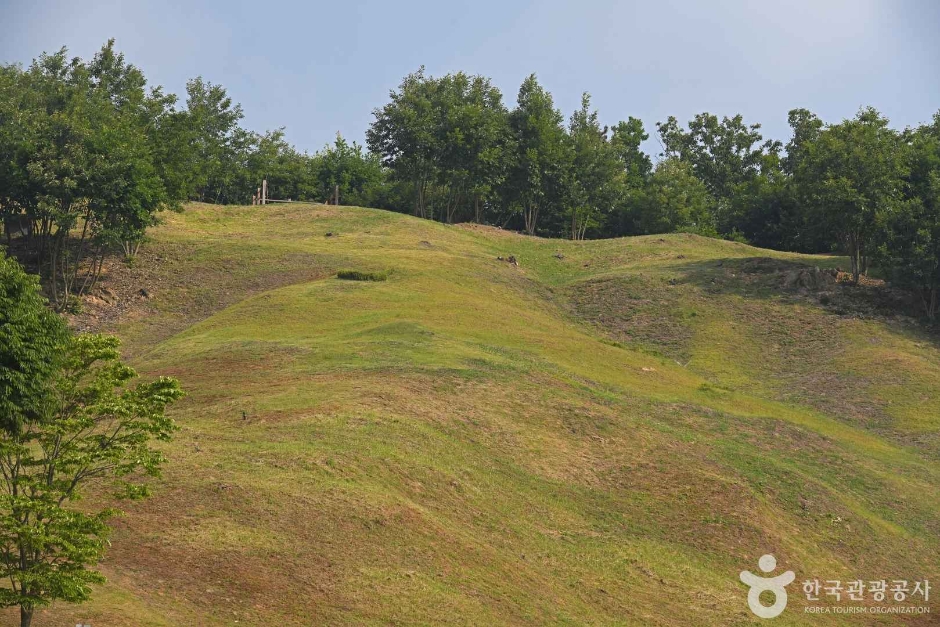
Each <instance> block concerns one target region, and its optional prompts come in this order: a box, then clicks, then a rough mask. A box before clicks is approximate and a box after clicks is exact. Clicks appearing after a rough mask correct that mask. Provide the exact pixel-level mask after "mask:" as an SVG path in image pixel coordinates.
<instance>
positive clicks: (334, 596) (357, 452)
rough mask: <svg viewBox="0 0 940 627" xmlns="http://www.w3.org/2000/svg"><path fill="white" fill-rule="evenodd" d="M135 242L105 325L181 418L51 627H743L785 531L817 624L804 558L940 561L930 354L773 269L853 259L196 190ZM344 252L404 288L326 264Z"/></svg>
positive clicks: (938, 353) (930, 566) (796, 593)
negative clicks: (178, 391) (100, 579)
mask: <svg viewBox="0 0 940 627" xmlns="http://www.w3.org/2000/svg"><path fill="white" fill-rule="evenodd" d="M327 231H329V232H342V233H343V234H344V236H343V237H341V238H324V237H323V236H322V234H323V233H324V232H327ZM507 255H513V256H515V257H516V258H517V259H518V260H519V265H518V267H516V266H512V265H510V264H506V263H501V262H499V261H498V260H497V257H499V256H503V257H505V256H507ZM141 257H142V258H141V263H140V264H137V265H136V266H135V267H134V268H131V269H127V270H126V271H127V272H129V273H130V274H128V275H121V276H118V272H119V269H118V268H115V269H113V273H112V274H111V275H110V276H109V277H106V278H105V282H104V285H105V286H106V287H107V286H108V285H109V281H110V284H111V285H112V286H113V285H116V284H119V285H127V286H128V289H132V288H134V289H136V288H139V287H141V286H146V287H148V288H150V287H153V286H155V289H152V290H151V291H152V292H153V297H152V298H150V299H147V300H140V299H138V300H134V301H132V302H131V304H130V305H128V306H127V308H125V309H124V310H122V312H123V313H122V315H121V316H120V318H118V319H117V320H115V321H113V322H110V321H109V324H111V325H112V326H113V328H114V329H116V331H117V332H118V334H119V335H121V337H122V338H124V339H125V340H126V346H127V347H128V350H129V351H130V352H131V354H132V355H133V356H134V365H135V366H136V367H137V368H138V369H139V370H141V371H142V372H143V373H145V374H147V375H155V374H169V375H172V376H176V377H178V378H179V379H180V380H181V381H182V382H183V384H184V386H185V388H186V390H187V392H188V396H187V398H186V399H184V401H182V402H181V403H180V406H179V407H177V408H176V409H175V418H176V419H177V420H178V421H179V423H180V424H181V425H182V427H183V430H182V431H181V433H180V434H179V437H178V438H177V439H176V440H175V441H174V442H172V443H171V444H169V445H168V446H167V450H166V453H167V455H168V456H169V457H170V459H171V460H172V463H171V464H170V466H169V467H168V468H167V471H166V473H165V476H164V478H163V480H162V483H161V484H160V485H159V488H158V490H157V492H156V494H155V497H154V498H153V499H152V500H150V501H147V502H143V503H139V504H132V505H130V506H129V507H128V516H126V517H125V518H123V519H121V520H120V521H118V526H117V528H116V531H115V534H114V537H113V538H112V548H111V549H110V552H109V556H108V559H107V561H106V562H105V564H104V570H105V573H106V575H107V576H108V578H109V583H108V584H107V585H105V586H103V587H101V588H99V589H98V590H96V592H95V596H94V599H93V601H92V602H91V603H90V604H89V605H88V606H87V607H83V608H80V609H76V608H72V607H67V606H56V607H55V608H53V609H51V610H44V613H42V614H40V615H39V617H38V618H37V619H36V624H38V625H40V626H41V625H47V624H64V623H65V622H66V621H68V620H71V619H73V618H74V617H75V616H76V615H77V614H78V613H80V614H81V616H82V617H83V618H85V619H86V622H91V623H92V624H95V625H102V626H104V625H117V624H135V625H182V624H200V625H230V624H234V621H236V620H237V621H239V624H249V625H266V624H267V625H271V624H276V625H309V624H388V623H399V624H431V623H433V624H439V623H445V624H468V625H469V624H533V625H536V624H537V625H543V624H554V623H570V624H585V623H604V624H628V625H689V624H694V625H704V626H710V625H716V626H717V625H729V624H742V625H743V624H751V623H752V622H753V620H756V619H753V617H752V615H751V614H750V613H749V611H748V610H747V605H746V600H745V597H746V594H747V590H746V588H745V587H744V586H743V585H742V584H741V583H740V581H739V580H738V573H739V572H740V571H741V570H744V569H749V570H751V571H752V572H757V570H756V567H757V560H758V558H759V557H760V556H761V555H763V554H764V553H767V552H772V553H773V554H774V555H776V557H777V560H778V562H779V564H780V565H781V566H785V567H786V568H788V569H793V570H794V571H796V574H797V584H794V585H792V586H791V588H790V606H789V607H788V609H787V611H786V612H785V613H784V614H783V615H782V616H781V617H779V618H778V619H776V620H775V622H774V624H775V625H802V624H807V623H806V620H805V618H804V615H803V606H805V605H806V603H807V602H806V601H805V599H804V598H803V595H802V594H801V592H800V589H799V583H800V582H802V581H803V580H804V579H813V578H819V579H841V580H843V581H847V580H849V579H856V578H863V579H882V578H888V579H908V580H922V579H931V580H934V579H937V580H940V572H938V564H937V560H936V555H937V554H938V551H940V513H938V510H937V506H936V504H937V503H938V502H940V419H938V416H937V412H936V407H938V406H940V348H938V342H937V339H936V338H935V337H933V336H930V335H927V334H925V332H924V331H923V330H922V329H921V328H920V327H918V326H917V325H914V324H912V323H910V322H909V321H907V320H906V319H904V318H898V317H894V316H892V317H883V316H882V317H877V316H871V317H866V316H861V315H856V314H855V313H853V312H854V311H855V310H852V309H851V308H845V311H848V312H849V313H844V314H843V313H840V312H839V311H835V310H833V309H832V308H831V307H829V308H827V307H826V306H824V305H822V304H820V302H819V299H818V297H817V294H816V292H813V291H812V290H801V289H800V288H799V287H787V286H786V285H784V283H792V281H788V279H787V276H789V273H790V270H791V264H797V265H796V266H793V267H794V268H803V267H810V268H815V267H817V266H820V267H821V268H823V269H825V268H832V267H835V266H837V265H839V263H840V260H839V259H836V258H819V257H812V258H810V257H803V256H799V255H788V254H781V253H775V252H772V251H763V250H756V249H753V248H750V247H748V246H744V245H741V244H736V243H730V242H721V241H716V240H710V239H704V238H700V237H696V236H691V235H673V236H664V237H658V236H656V237H640V238H628V239H622V240H608V241H597V242H566V241H557V240H542V239H539V238H533V237H522V236H518V235H515V234H512V233H508V232H505V231H500V230H497V229H489V228H485V227H470V226H467V227H460V228H452V227H446V226H443V225H439V224H435V223H432V222H428V221H423V220H418V219H415V218H410V217H408V216H403V215H397V214H393V213H388V212H382V211H373V210H365V209H358V208H357V209H349V208H343V207H324V206H315V207H312V206H301V205H299V204H297V203H295V204H292V205H285V206H279V207H270V206H269V207H264V208H260V207H214V206H208V205H193V206H190V207H188V208H187V210H186V211H185V212H184V213H182V214H178V215H177V214H171V215H169V216H167V221H166V224H164V225H163V226H161V227H159V228H158V229H156V230H155V231H154V233H153V243H152V244H150V245H149V246H148V247H147V249H146V250H144V251H142V253H141ZM157 257H159V258H160V259H161V261H160V262H159V263H157V262H156V258H157ZM768 259H770V260H772V262H769V261H767V260H768ZM841 263H842V264H843V265H844V261H841ZM356 267H366V268H369V267H394V268H396V275H395V277H396V280H395V281H386V282H379V283H376V284H375V285H373V286H370V288H369V289H362V286H356V285H353V284H351V283H349V282H347V281H333V280H323V279H327V278H329V277H332V276H334V275H336V273H337V272H338V270H339V269H342V268H356ZM764 269H766V270H767V271H768V272H773V273H774V274H773V275H772V276H770V278H769V279H766V280H763V279H760V277H761V276H765V277H766V276H768V275H766V273H765V272H764ZM121 271H123V270H121ZM798 274H799V273H798ZM826 289H830V288H829V287H827V288H826ZM831 289H832V290H833V291H832V299H833V301H837V302H842V301H843V300H845V299H851V298H853V296H852V293H851V292H849V291H845V292H843V291H840V290H842V289H843V288H842V287H841V286H835V287H832V288H831ZM804 292H806V293H804ZM827 293H828V292H827ZM840 307H841V305H840ZM932 602H933V601H932ZM937 611H940V609H938V608H934V614H936V612H937ZM9 616H11V617H12V614H10V615H9ZM3 617H4V618H7V615H6V614H4V615H3ZM904 619H905V617H899V616H885V617H883V619H882V622H880V623H878V624H894V623H895V622H897V623H901V622H902V621H903V620H904ZM10 620H12V618H11V619H10ZM853 621H856V622H853ZM857 621H858V617H857V616H839V615H818V616H814V617H813V619H812V624H814V625H843V624H844V625H850V624H859V622H857ZM73 622H74V621H73ZM904 624H917V623H911V622H905V623H904Z"/></svg>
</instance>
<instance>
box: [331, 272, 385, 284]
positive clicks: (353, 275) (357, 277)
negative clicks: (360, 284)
mask: <svg viewBox="0 0 940 627" xmlns="http://www.w3.org/2000/svg"><path fill="white" fill-rule="evenodd" d="M336 278H337V279H343V280H345V281H387V280H388V271H387V270H386V271H383V272H363V271H362V270H340V271H339V272H337V273H336Z"/></svg>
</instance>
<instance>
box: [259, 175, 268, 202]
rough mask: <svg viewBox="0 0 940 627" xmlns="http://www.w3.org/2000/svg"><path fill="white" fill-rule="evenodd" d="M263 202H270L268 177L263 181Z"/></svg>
mask: <svg viewBox="0 0 940 627" xmlns="http://www.w3.org/2000/svg"><path fill="white" fill-rule="evenodd" d="M261 204H262V205H266V204H268V179H263V180H262V181H261Z"/></svg>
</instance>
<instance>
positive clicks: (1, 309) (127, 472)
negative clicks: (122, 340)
mask: <svg viewBox="0 0 940 627" xmlns="http://www.w3.org/2000/svg"><path fill="white" fill-rule="evenodd" d="M0 337H2V339H3V342H2V343H0V577H3V578H4V579H5V580H7V581H9V584H10V585H9V587H4V588H0V606H3V607H10V606H19V608H20V625H21V627H29V625H30V623H31V622H32V617H33V612H34V611H35V608H37V607H40V606H44V605H48V604H49V603H51V602H52V601H55V600H63V601H67V602H72V603H77V602H81V601H85V600H87V599H88V598H89V596H90V594H91V588H90V585H91V584H93V583H101V582H103V581H104V578H103V577H102V576H101V574H100V573H99V572H97V571H96V570H95V569H94V566H95V565H96V564H97V562H98V561H99V560H100V559H101V557H102V555H103V553H104V548H105V544H106V542H107V537H108V532H109V528H108V525H107V521H108V519H109V518H110V517H112V516H114V515H115V514H117V513H118V512H117V510H115V509H112V508H89V507H87V506H86V507H83V508H81V509H77V508H75V507H73V503H74V502H75V501H77V500H79V499H80V498H81V497H82V495H83V493H84V492H85V491H87V490H88V489H89V488H90V487H92V486H95V488H96V496H105V495H106V494H107V491H109V490H112V491H113V495H114V496H115V497H123V498H142V497H144V496H146V495H147V493H148V491H147V486H146V485H145V484H143V483H141V482H140V477H141V475H144V476H147V475H149V476H156V475H157V474H158V473H159V469H160V465H161V464H162V463H163V462H164V461H165V460H164V456H163V454H162V453H161V452H160V451H159V450H157V449H155V448H153V443H154V441H157V440H167V439H169V437H170V435H171V434H172V433H173V431H174V430H175V429H176V426H175V425H174V423H173V421H172V420H171V419H170V418H168V417H167V416H166V415H165V409H166V407H167V405H169V404H170V403H172V402H174V401H175V400H177V399H178V398H180V396H181V395H182V392H181V390H180V387H179V384H178V383H177V382H176V381H175V380H173V379H169V378H159V379H157V380H155V381H152V382H148V383H140V384H138V385H136V386H129V385H128V383H129V382H130V381H131V379H133V378H134V377H136V373H135V372H134V371H133V370H132V369H131V368H129V367H128V366H125V365H124V364H122V363H121V362H120V361H119V360H118V353H117V346H118V341H117V339H115V338H113V337H107V336H101V335H78V336H72V335H70V334H69V333H68V331H67V329H66V327H65V323H64V321H63V320H62V319H61V318H59V317H58V316H56V315H54V314H52V313H51V312H50V311H49V310H48V309H46V306H45V303H44V301H43V299H42V298H41V296H40V295H39V286H38V282H37V281H36V280H35V278H33V277H30V276H28V275H26V274H25V273H24V272H23V270H22V269H21V268H20V267H19V265H18V264H17V263H16V262H15V261H13V260H11V259H8V258H6V257H0ZM96 500H97V499H96Z"/></svg>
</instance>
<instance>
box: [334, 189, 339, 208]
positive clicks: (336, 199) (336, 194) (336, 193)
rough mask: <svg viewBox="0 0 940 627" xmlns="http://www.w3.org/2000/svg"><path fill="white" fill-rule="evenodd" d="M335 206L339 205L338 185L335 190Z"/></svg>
mask: <svg viewBox="0 0 940 627" xmlns="http://www.w3.org/2000/svg"><path fill="white" fill-rule="evenodd" d="M333 204H334V205H338V204H339V185H337V186H336V187H335V188H334V190H333Z"/></svg>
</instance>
